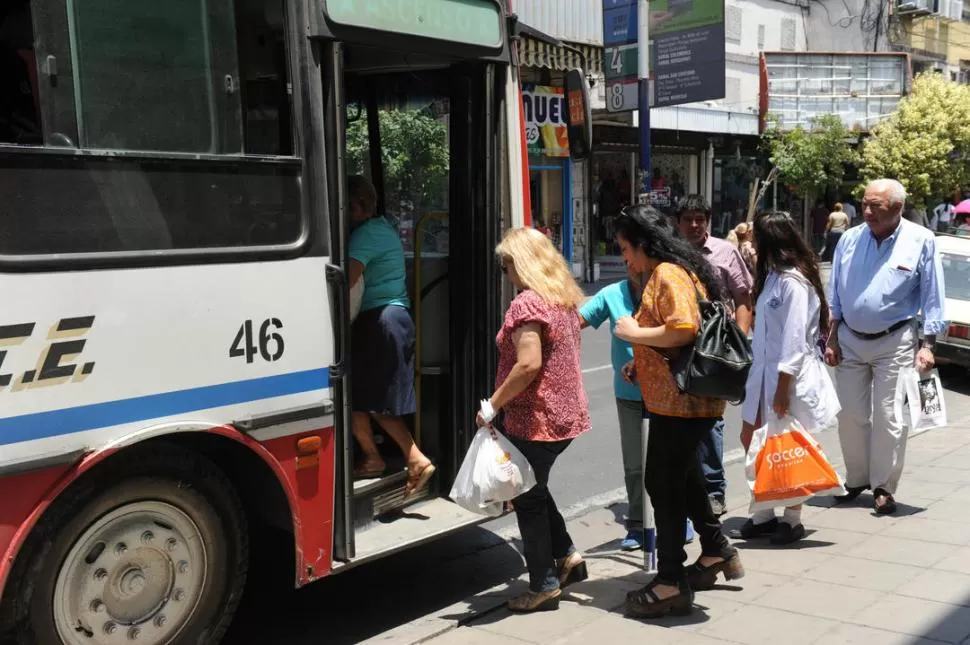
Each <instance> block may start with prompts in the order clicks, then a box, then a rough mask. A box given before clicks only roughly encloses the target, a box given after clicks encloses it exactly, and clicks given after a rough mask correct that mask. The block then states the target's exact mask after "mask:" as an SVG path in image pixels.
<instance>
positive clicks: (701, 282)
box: [615, 205, 744, 618]
mask: <svg viewBox="0 0 970 645" xmlns="http://www.w3.org/2000/svg"><path fill="white" fill-rule="evenodd" d="M616 239H617V243H618V244H619V245H620V248H621V249H622V250H623V257H624V259H625V260H626V263H627V265H628V266H630V267H631V268H632V269H633V270H634V271H637V272H638V273H643V274H644V277H645V279H646V282H645V284H644V290H643V294H642V296H641V304H640V309H639V311H638V312H637V318H636V319H634V318H632V317H630V318H621V319H620V320H619V321H617V323H616V332H615V333H616V335H617V336H619V337H620V338H621V339H622V340H625V341H628V342H630V343H632V344H633V348H634V349H633V351H634V357H635V364H636V370H637V379H638V381H639V383H640V393H641V395H642V396H643V402H644V405H645V406H646V408H647V411H648V412H650V436H649V439H648V445H647V461H646V466H645V480H646V487H647V493H648V494H649V495H650V500H651V502H652V503H653V509H654V516H655V519H656V524H657V557H658V571H657V576H656V577H655V578H654V580H653V581H652V582H651V583H650V584H649V585H647V586H646V587H644V588H643V589H641V590H639V591H638V592H636V593H634V594H633V595H632V596H631V597H629V598H628V599H627V611H628V612H630V613H631V614H633V615H635V616H639V617H643V618H657V617H660V616H664V615H666V614H670V613H676V614H687V613H690V612H691V611H692V610H693V592H694V590H695V589H698V590H703V589H710V588H711V587H713V586H714V582H715V580H716V578H717V576H718V574H722V573H723V574H724V575H725V577H727V578H728V579H736V578H740V577H741V576H743V575H744V569H743V568H742V566H741V558H740V556H739V555H738V551H737V549H735V548H734V547H732V546H731V545H730V544H729V543H728V540H727V538H725V537H724V534H723V533H722V532H721V523H720V521H719V520H718V519H717V516H716V515H715V514H714V511H713V509H712V508H711V500H710V498H709V497H708V494H707V490H706V488H705V486H704V479H703V477H702V475H701V472H700V464H699V461H698V459H697V450H698V446H699V445H700V443H701V441H702V440H703V439H704V438H705V437H706V436H708V435H709V434H710V432H711V430H712V429H713V427H714V425H715V424H716V423H717V421H718V419H719V418H720V417H721V415H722V414H723V413H724V401H721V400H718V399H713V398H708V397H700V396H693V395H690V394H683V393H681V392H680V390H679V389H678V387H677V383H676V381H675V380H674V377H673V374H671V372H670V368H669V366H668V363H667V357H668V356H670V355H671V354H672V353H675V352H677V351H682V350H683V349H684V348H687V347H690V346H691V345H692V344H693V343H694V339H695V338H696V336H697V332H698V330H699V329H700V322H701V314H700V305H699V303H698V298H699V297H700V298H709V299H719V298H720V297H721V286H720V283H719V282H718V279H717V277H716V276H715V274H714V271H713V269H712V268H711V265H709V264H708V263H707V262H706V261H705V260H704V256H702V255H701V254H700V252H698V251H697V250H696V249H694V248H693V247H692V246H691V245H690V244H688V243H687V242H685V241H684V240H683V239H681V238H680V237H678V236H677V235H675V233H674V231H673V229H672V228H670V227H669V226H668V225H667V224H666V222H664V220H663V215H661V214H660V213H658V212H657V211H656V210H654V209H653V208H651V207H649V206H643V205H639V206H634V207H630V208H627V209H626V210H624V212H623V214H621V215H620V216H619V217H618V218H617V221H616ZM688 517H689V518H690V520H691V522H692V523H693V525H694V530H695V531H696V532H697V534H698V535H699V536H700V541H701V557H700V558H699V559H698V560H697V562H695V563H694V565H693V566H691V567H690V569H686V568H685V567H684V562H685V561H686V560H687V552H686V551H684V538H685V526H686V520H687V519H688Z"/></svg>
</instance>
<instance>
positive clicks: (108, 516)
mask: <svg viewBox="0 0 970 645" xmlns="http://www.w3.org/2000/svg"><path fill="white" fill-rule="evenodd" d="M134 450H136V451H138V450H139V449H138V448H135V449H134ZM116 459H118V460H119V463H120V464H121V465H120V468H121V470H120V471H119V469H118V465H117V464H116V465H113V466H112V467H111V474H110V476H109V477H107V478H105V477H101V478H98V477H95V478H93V479H92V480H90V481H86V482H85V483H84V484H82V486H81V487H80V490H78V491H76V492H75V491H71V490H69V491H67V493H68V495H69V497H66V498H64V501H65V502H66V503H63V504H59V505H58V506H59V508H57V509H52V511H54V512H52V513H49V514H48V517H47V518H45V520H46V521H44V522H43V524H42V526H41V527H40V531H41V533H40V535H39V537H40V539H39V541H38V542H39V544H38V545H37V548H35V549H34V551H33V553H32V554H31V555H30V557H29V560H30V561H29V564H28V566H27V576H26V577H25V579H23V580H21V581H20V593H21V594H23V595H21V598H22V599H23V598H25V596H26V597H27V598H26V602H25V604H24V609H25V613H26V616H25V617H26V618H27V620H26V621H23V622H21V625H22V630H23V631H21V636H22V638H23V642H28V643H36V644H37V645H41V644H47V643H62V644H63V645H91V644H92V643H98V644H101V643H104V644H105V645H109V644H111V643H142V644H146V645H204V644H210V643H217V642H218V641H219V639H220V638H221V637H222V634H223V633H224V632H225V630H226V628H227V627H228V624H229V621H230V620H231V618H232V614H233V612H234V611H235V609H236V606H237V605H238V603H239V600H240V597H241V594H242V589H243V586H244V583H245V578H246V571H247V564H248V537H247V526H246V520H245V515H244V512H243V510H242V506H241V504H240V501H239V498H238V496H237V495H236V494H235V492H234V490H233V488H232V486H231V484H230V483H229V480H228V479H227V478H226V476H225V475H224V474H223V473H222V471H221V470H219V469H218V468H217V467H216V466H215V465H214V464H212V463H211V462H210V461H208V460H207V459H205V458H204V457H201V456H199V455H196V454H195V453H191V452H188V451H185V450H182V449H180V448H176V447H170V446H164V447H159V446H153V447H152V449H151V450H150V451H148V450H142V451H139V452H138V453H137V454H135V455H132V456H130V457H128V458H126V457H125V456H124V455H119V456H118V457H117V458H116ZM120 460H123V462H121V461H120Z"/></svg>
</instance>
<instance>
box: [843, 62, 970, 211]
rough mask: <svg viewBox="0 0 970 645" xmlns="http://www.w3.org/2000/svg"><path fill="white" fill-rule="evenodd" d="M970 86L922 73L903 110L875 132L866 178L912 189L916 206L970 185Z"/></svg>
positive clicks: (867, 148) (868, 145) (865, 154)
mask: <svg viewBox="0 0 970 645" xmlns="http://www.w3.org/2000/svg"><path fill="white" fill-rule="evenodd" d="M968 155H970V87H968V86H966V85H961V84H959V83H952V82H950V81H947V80H944V79H943V77H942V76H940V75H938V74H932V73H931V74H921V75H919V76H917V77H916V79H915V80H914V81H913V90H912V92H911V93H910V94H909V96H907V97H905V98H904V99H903V100H902V101H901V102H900V104H899V107H898V108H897V110H896V111H895V112H894V113H893V114H892V115H891V116H890V117H889V118H887V119H886V120H885V121H883V122H881V123H880V124H878V125H877V126H876V127H875V128H873V131H872V136H871V137H870V138H869V139H868V140H867V141H866V142H865V145H864V147H863V151H862V177H863V179H865V180H867V181H871V180H873V179H880V178H883V177H887V178H890V179H897V180H899V182H900V183H902V184H903V186H905V187H906V192H907V193H908V195H909V197H910V200H911V201H912V203H913V204H914V205H918V206H925V205H926V203H927V201H928V200H930V199H934V198H938V197H940V196H942V195H947V194H949V193H951V192H952V191H954V190H958V189H960V188H962V187H964V186H967V185H968V184H970V157H968Z"/></svg>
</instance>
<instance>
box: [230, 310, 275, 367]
mask: <svg viewBox="0 0 970 645" xmlns="http://www.w3.org/2000/svg"><path fill="white" fill-rule="evenodd" d="M278 329H283V323H281V322H280V319H279V318H267V319H266V320H264V321H263V324H262V325H260V326H259V338H258V339H254V337H253V321H252V320H247V321H246V322H244V323H243V324H242V325H241V326H240V327H239V331H238V332H237V333H236V339H235V340H234V341H232V347H230V348H229V358H237V357H239V356H245V357H246V362H247V363H252V362H253V359H254V358H255V357H256V353H257V352H258V353H259V355H260V356H262V357H263V360H264V361H278V360H279V359H281V358H282V357H283V347H284V345H283V337H282V336H281V335H280V334H278V333H277V332H276V331H275V330H278ZM254 340H258V343H259V346H258V347H257V344H256V342H254ZM270 350H272V351H270Z"/></svg>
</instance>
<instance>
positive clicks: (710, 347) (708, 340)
mask: <svg viewBox="0 0 970 645" xmlns="http://www.w3.org/2000/svg"><path fill="white" fill-rule="evenodd" d="M694 291H695V292H696V293H697V305H698V307H699V308H700V310H701V326H700V329H699V330H698V331H697V337H696V338H695V339H694V344H693V345H688V346H687V347H682V348H681V350H680V353H679V354H677V356H675V357H673V358H671V359H670V361H669V365H670V372H671V373H672V374H673V375H674V380H675V381H676V382H677V387H678V388H679V389H680V391H681V392H683V393H685V394H693V395H695V396H707V397H711V398H715V399H724V400H726V401H730V402H732V403H740V402H742V401H744V388H745V383H746V382H747V380H748V371H749V370H750V369H751V360H752V353H751V343H749V342H748V337H747V335H746V334H745V333H744V332H743V331H741V328H740V327H738V324H737V323H736V322H734V318H733V317H732V316H731V314H730V313H729V312H728V310H727V308H726V307H725V306H724V303H723V302H711V301H709V300H707V299H705V298H702V297H701V292H700V291H699V290H698V289H697V285H694Z"/></svg>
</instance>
